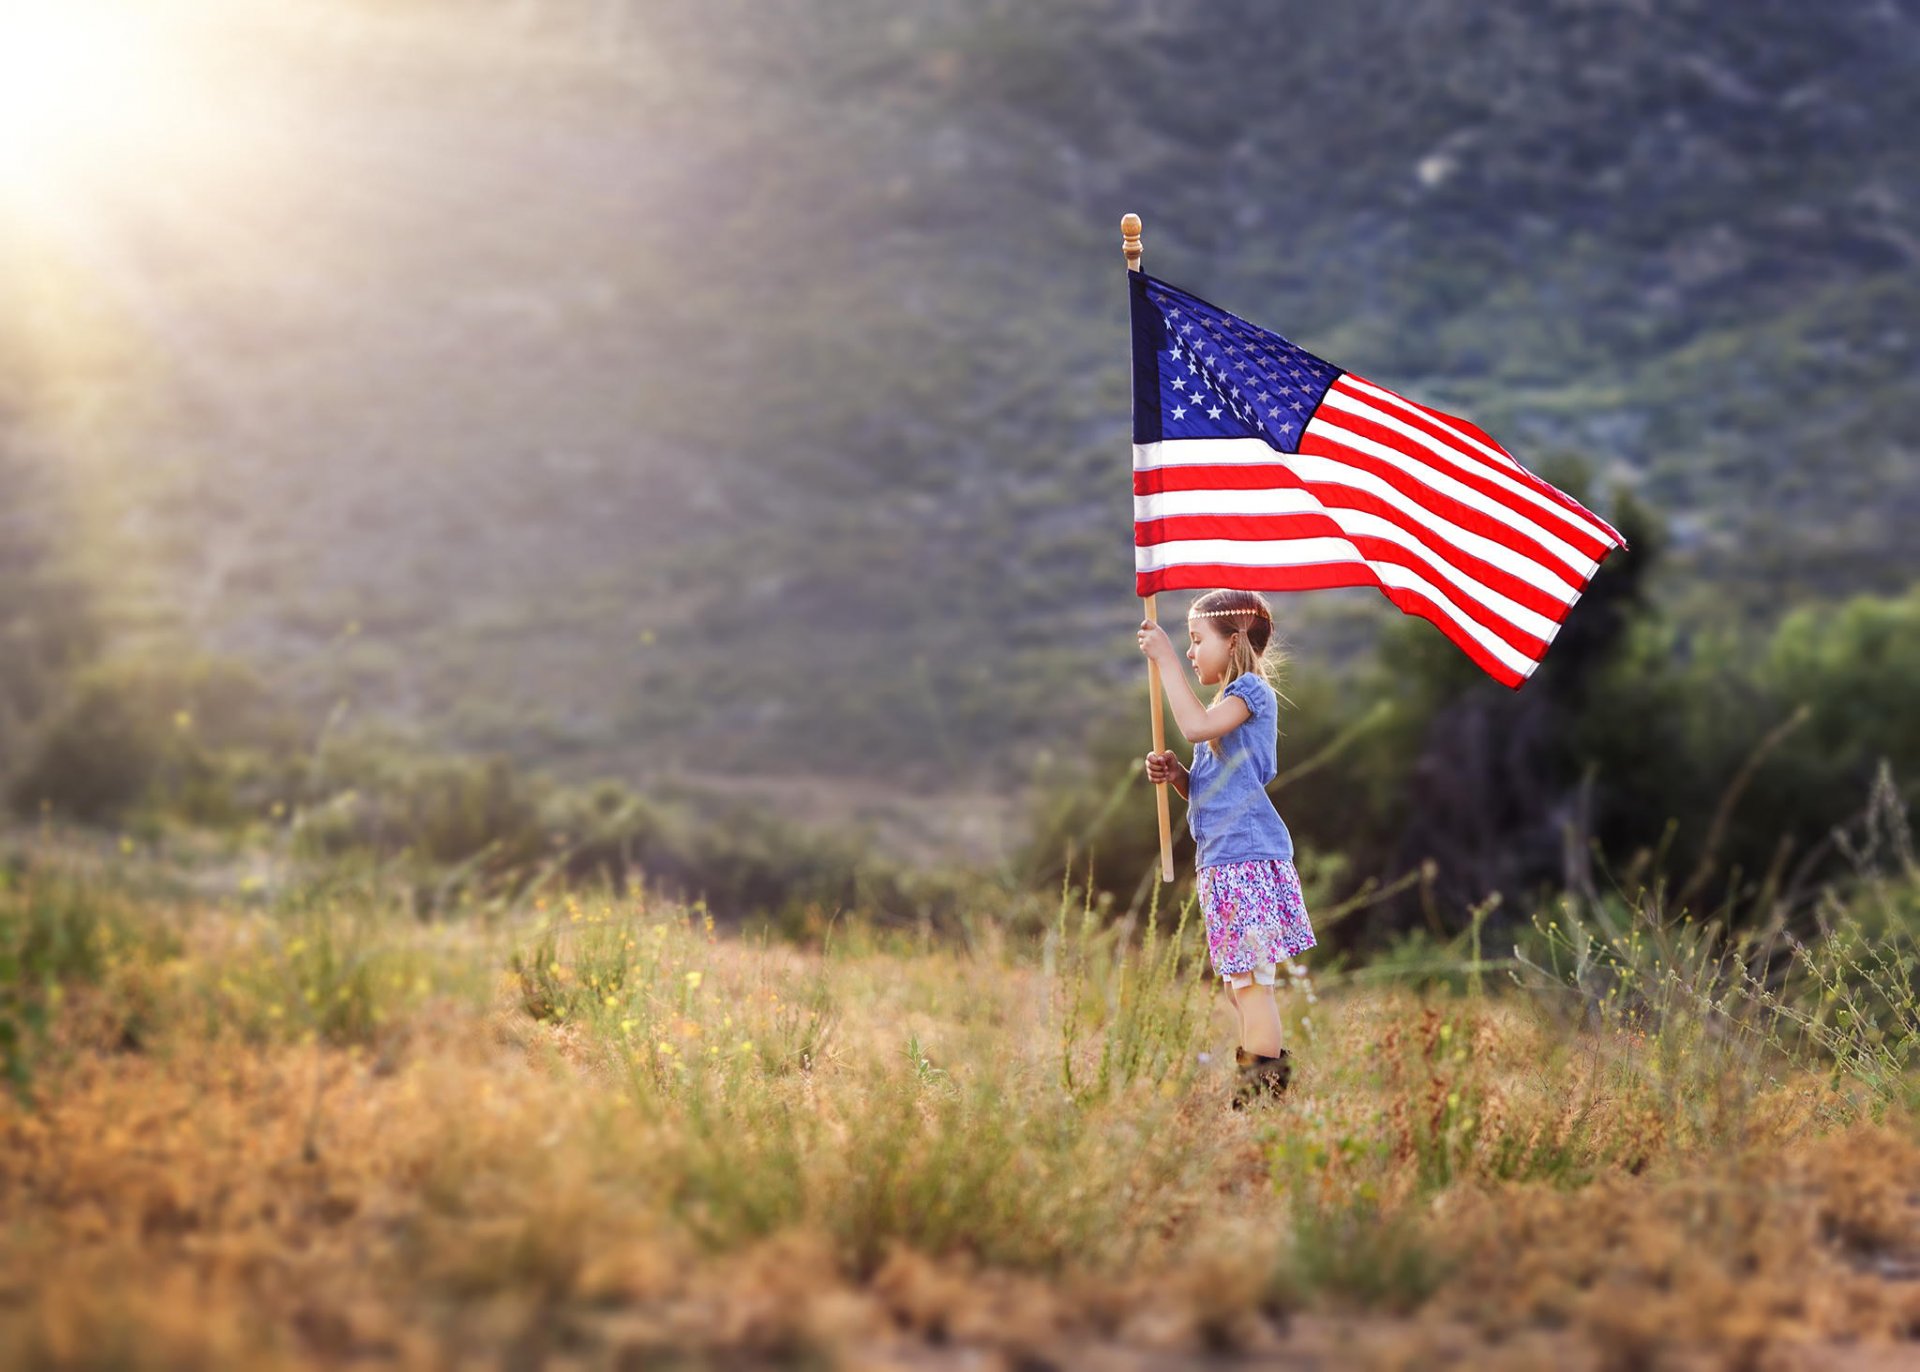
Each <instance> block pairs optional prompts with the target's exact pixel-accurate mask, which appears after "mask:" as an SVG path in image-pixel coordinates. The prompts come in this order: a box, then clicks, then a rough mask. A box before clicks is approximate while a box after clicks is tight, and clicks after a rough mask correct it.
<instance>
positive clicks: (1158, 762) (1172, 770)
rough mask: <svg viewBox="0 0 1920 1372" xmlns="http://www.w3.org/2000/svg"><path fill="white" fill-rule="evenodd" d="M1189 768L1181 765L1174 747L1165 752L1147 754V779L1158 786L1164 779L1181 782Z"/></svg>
mask: <svg viewBox="0 0 1920 1372" xmlns="http://www.w3.org/2000/svg"><path fill="white" fill-rule="evenodd" d="M1186 774H1187V769H1186V768H1185V767H1183V766H1181V765H1180V759H1179V758H1178V757H1177V756H1175V754H1174V753H1173V750H1172V749H1168V750H1167V751H1166V752H1164V753H1148V754H1147V780H1148V781H1151V782H1152V783H1153V784H1154V785H1156V786H1158V785H1159V784H1160V783H1161V782H1163V781H1171V782H1174V783H1176V784H1177V783H1178V782H1180V781H1181V780H1182V779H1183V778H1184V777H1185V776H1186Z"/></svg>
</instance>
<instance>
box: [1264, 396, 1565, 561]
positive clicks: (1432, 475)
mask: <svg viewBox="0 0 1920 1372" xmlns="http://www.w3.org/2000/svg"><path fill="white" fill-rule="evenodd" d="M1307 431H1308V432H1309V433H1315V432H1318V433H1322V434H1324V435H1325V436H1326V437H1328V438H1330V439H1332V440H1333V441H1334V442H1336V443H1340V444H1342V445H1344V446H1346V447H1349V448H1352V449H1353V450H1354V451H1355V452H1358V453H1364V454H1365V455H1367V456H1368V457H1377V458H1379V459H1380V460H1381V461H1382V462H1387V463H1390V464H1392V465H1393V466H1394V467H1395V468H1397V469H1398V470H1400V471H1403V472H1405V473H1406V474H1407V475H1408V476H1410V477H1412V478H1413V479H1414V480H1416V481H1418V482H1420V483H1421V484H1422V485H1425V486H1431V487H1432V488H1433V489H1434V490H1436V491H1438V492H1440V494H1442V495H1445V496H1450V497H1452V498H1453V499H1454V500H1457V501H1459V502H1460V503H1461V504H1462V505H1465V506H1467V507H1468V508H1469V509H1474V510H1478V511H1480V513H1481V514H1483V515H1486V516H1487V517H1488V518H1489V519H1491V520H1493V521H1494V522H1495V523H1498V524H1504V525H1506V526H1507V527H1508V528H1509V529H1512V530H1513V531H1514V532H1515V533H1518V534H1521V535H1524V536H1525V537H1527V538H1531V539H1532V540H1534V542H1536V543H1538V544H1539V545H1540V546H1541V547H1542V548H1543V549H1545V550H1546V552H1548V553H1549V554H1551V555H1552V556H1553V557H1555V558H1558V559H1559V560H1560V562H1561V563H1562V564H1563V565H1565V567H1566V568H1567V570H1568V571H1570V572H1573V573H1574V574H1576V575H1578V576H1583V577H1584V576H1591V575H1592V574H1593V569H1594V565H1595V564H1594V562H1593V560H1592V559H1591V558H1589V557H1588V556H1587V555H1586V554H1585V553H1583V552H1581V551H1580V550H1579V549H1578V548H1576V547H1574V546H1573V545H1572V544H1571V543H1569V542H1567V541H1566V540H1565V539H1564V538H1562V537H1560V535H1558V534H1556V533H1554V532H1553V531H1552V530H1550V529H1547V528H1545V527H1544V526H1542V525H1539V524H1536V523H1534V522H1533V521H1532V520H1531V519H1529V518H1527V516H1526V515H1524V514H1522V513H1520V511H1518V510H1516V509H1514V508H1513V507H1512V506H1511V505H1507V504H1505V503H1503V502H1501V501H1499V500H1496V499H1494V498H1493V497H1492V496H1490V495H1484V494H1482V493H1481V492H1479V491H1476V490H1474V489H1473V487H1471V486H1469V485H1467V484H1466V483H1464V482H1462V481H1459V480H1457V479H1456V478H1454V477H1451V476H1448V475H1447V474H1446V473H1445V472H1442V471H1441V470H1440V469H1439V468H1437V467H1430V466H1428V465H1427V464H1426V463H1424V462H1421V461H1420V460H1418V459H1417V458H1413V457H1409V456H1408V455H1407V454H1406V453H1405V452H1403V451H1401V450H1400V449H1399V448H1394V447H1389V446H1388V445H1387V444H1385V443H1382V442H1380V441H1379V440H1378V439H1372V438H1367V437H1365V436H1364V435H1361V434H1357V433H1355V432H1353V431H1352V430H1351V429H1343V428H1341V427H1340V426H1339V425H1338V424H1337V423H1335V422H1334V421H1332V420H1331V419H1322V418H1321V417H1320V416H1319V415H1315V416H1314V417H1313V423H1311V424H1309V425H1308V426H1307ZM1307 460H1308V461H1319V462H1337V461H1338V459H1337V458H1327V457H1314V458H1308V459H1307ZM1340 465H1341V467H1342V468H1344V469H1346V470H1349V471H1355V472H1357V471H1358V470H1359V468H1350V467H1347V464H1346V463H1344V462H1343V463H1340ZM1295 469H1296V470H1298V467H1297V465H1296V468H1295ZM1301 475H1302V476H1305V475H1306V473H1305V472H1301ZM1388 484H1391V483H1388Z"/></svg>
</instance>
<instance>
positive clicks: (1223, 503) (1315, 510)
mask: <svg viewBox="0 0 1920 1372" xmlns="http://www.w3.org/2000/svg"><path fill="white" fill-rule="evenodd" d="M1246 496H1253V497H1256V500H1254V501H1245V500H1243V499H1242V498H1243V497H1246ZM1271 497H1281V498H1280V499H1269V498H1271ZM1133 504H1134V517H1135V518H1136V519H1138V520H1147V519H1161V518H1169V517H1179V516H1182V515H1201V516H1207V515H1217V516H1227V517H1231V516H1234V515H1289V514H1323V515H1325V516H1326V517H1327V518H1328V519H1330V520H1332V521H1333V522H1334V523H1336V524H1338V525H1339V526H1340V528H1341V531H1342V532H1344V533H1346V534H1348V535H1350V536H1353V537H1359V538H1378V539H1382V540H1384V541H1386V542H1388V543H1392V544H1394V545H1396V546H1398V547H1401V548H1406V549H1409V550H1411V551H1412V552H1414V553H1417V554H1418V555H1419V556H1420V557H1422V558H1424V559H1426V561H1427V563H1428V564H1429V565H1430V566H1432V568H1433V569H1434V572H1435V573H1436V574H1437V575H1439V576H1440V577H1441V578H1442V579H1443V580H1445V581H1446V583H1447V584H1448V585H1449V586H1451V587H1452V588H1453V589H1454V590H1456V591H1458V592H1459V593H1460V594H1461V595H1462V596H1464V597H1465V598H1467V599H1469V600H1473V601H1476V602H1478V603H1479V604H1480V605H1482V606H1484V607H1486V608H1487V609H1488V610H1490V611H1492V612H1493V613H1494V614H1496V615H1498V616H1500V618H1502V619H1504V620H1506V621H1507V622H1508V623H1509V624H1511V625H1513V626H1514V628H1516V629H1518V630H1520V631H1521V632H1522V633H1528V634H1532V635H1533V636H1534V637H1535V638H1540V639H1545V640H1551V639H1552V637H1553V635H1554V634H1555V633H1557V632H1558V631H1559V628H1560V625H1559V623H1558V622H1557V621H1555V620H1552V619H1549V618H1548V617H1547V616H1546V615H1543V614H1541V613H1540V612H1539V611H1538V610H1534V609H1530V608H1528V607H1527V606H1525V605H1522V604H1521V603H1520V602H1519V601H1517V600H1514V599H1512V598H1510V597H1509V596H1507V595H1505V594H1504V593H1502V592H1500V591H1496V590H1495V589H1494V588H1493V587H1491V586H1488V585H1486V584H1485V583H1484V582H1482V581H1481V580H1480V579H1479V578H1478V577H1475V576H1473V575H1472V574H1470V573H1468V572H1465V571H1462V570H1461V569H1460V568H1458V567H1456V566H1454V565H1453V564H1452V563H1450V562H1448V561H1447V560H1446V558H1444V557H1442V556H1440V555H1439V554H1438V553H1436V552H1435V551H1434V550H1433V548H1432V547H1430V546H1429V545H1428V544H1426V543H1424V542H1422V541H1421V540H1420V539H1419V538H1418V537H1417V536H1416V535H1414V534H1412V533H1410V532H1408V531H1407V530H1406V529H1403V528H1401V527H1400V525H1398V524H1396V523H1394V522H1393V521H1392V520H1390V519H1383V518H1381V517H1380V516H1379V515H1376V514H1372V513H1370V512H1368V511H1366V510H1348V509H1342V508H1341V507H1339V506H1323V505H1321V504H1320V502H1319V501H1317V500H1315V499H1314V498H1313V497H1312V496H1311V495H1310V494H1308V493H1307V492H1305V491H1295V490H1286V489H1277V490H1262V491H1168V492H1166V493H1164V494H1162V495H1152V496H1147V495H1138V496H1135V497H1134V498H1133ZM1146 510H1157V511H1158V512H1159V513H1157V514H1154V513H1143V511H1146ZM1354 551H1355V553H1356V554H1358V552H1359V549H1358V548H1356V549H1355V550H1354ZM1314 560H1316V561H1317V560H1318V559H1314ZM1368 561H1369V562H1372V559H1368ZM1374 565H1375V566H1378V565H1379V564H1378V563H1374Z"/></svg>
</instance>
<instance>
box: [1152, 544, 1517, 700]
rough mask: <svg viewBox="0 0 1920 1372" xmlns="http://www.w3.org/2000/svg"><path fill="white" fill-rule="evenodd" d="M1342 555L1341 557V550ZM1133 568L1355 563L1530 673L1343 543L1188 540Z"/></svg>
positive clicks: (1469, 625)
mask: <svg viewBox="0 0 1920 1372" xmlns="http://www.w3.org/2000/svg"><path fill="white" fill-rule="evenodd" d="M1342 549H1344V550H1345V551H1344V552H1342V551H1341V550H1342ZM1133 552H1134V568H1135V570H1136V571H1139V572H1143V573H1144V572H1157V571H1163V570H1165V569H1166V568H1169V567H1179V566H1183V565H1185V564H1187V563H1202V564H1215V563H1217V564H1220V565H1223V566H1229V567H1308V566H1315V565H1322V564H1328V563H1333V564H1347V563H1359V564H1361V565H1364V566H1367V567H1370V568H1372V569H1373V572H1374V574H1375V575H1376V576H1378V577H1379V578H1380V580H1381V581H1382V582H1383V583H1385V584H1386V585H1389V586H1397V587H1399V588H1400V589H1402V590H1409V591H1417V592H1419V593H1420V594H1421V595H1424V596H1425V597H1426V598H1427V599H1428V600H1429V601H1431V602H1432V603H1433V604H1434V606H1435V607H1436V608H1437V609H1438V610H1439V611H1440V613H1442V614H1444V615H1446V617H1447V618H1448V619H1450V620H1452V621H1453V623H1454V624H1455V625H1456V626H1457V627H1458V628H1459V629H1460V631H1461V632H1462V633H1464V634H1466V635H1467V636H1468V637H1469V638H1471V639H1473V641H1474V642H1476V643H1478V644H1479V645H1480V646H1481V647H1483V648H1485V649H1486V650H1487V651H1488V652H1489V653H1491V654H1492V655H1493V656H1494V657H1496V658H1498V659H1499V660H1500V661H1501V662H1504V663H1505V664H1506V665H1507V666H1509V667H1511V668H1512V669H1513V670H1514V671H1516V672H1520V673H1522V674H1523V675H1524V674H1527V673H1530V672H1532V670H1533V668H1534V666H1535V665H1536V659H1534V658H1530V657H1528V656H1527V655H1526V654H1525V653H1522V652H1521V651H1520V650H1519V649H1517V648H1514V647H1513V646H1511V645H1510V644H1508V643H1507V641H1506V640H1505V639H1503V638H1501V637H1500V636H1499V635H1497V634H1495V633H1494V632H1493V631H1492V630H1491V629H1488V628H1487V627H1485V626H1484V625H1482V624H1480V623H1479V622H1478V621H1476V620H1474V619H1472V618H1470V617H1468V616H1467V615H1465V614H1463V613H1462V612H1461V611H1460V609H1459V608H1458V607H1457V606H1456V605H1455V604H1454V603H1453V598H1452V597H1451V596H1449V595H1448V594H1447V593H1446V592H1445V591H1444V590H1442V589H1441V588H1439V587H1437V586H1435V585H1433V584H1432V583H1431V582H1429V581H1427V580H1426V578H1424V577H1422V576H1421V575H1420V574H1419V573H1418V572H1415V571H1414V570H1413V569H1412V568H1410V567H1402V566H1400V565H1399V564H1398V563H1395V562H1369V561H1367V559H1365V558H1363V557H1361V556H1360V555H1359V551H1358V550H1357V549H1355V548H1354V546H1353V545H1352V544H1351V543H1348V542H1347V541H1346V540H1345V539H1338V538H1297V539H1283V540H1280V541H1277V542H1242V541H1240V540H1238V539H1230V538H1193V539H1184V540H1182V541H1180V542H1177V543H1156V544H1153V545H1151V546H1150V547H1145V548H1135V549H1134V550H1133Z"/></svg>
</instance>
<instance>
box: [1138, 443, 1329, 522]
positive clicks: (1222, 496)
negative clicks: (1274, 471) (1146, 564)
mask: <svg viewBox="0 0 1920 1372" xmlns="http://www.w3.org/2000/svg"><path fill="white" fill-rule="evenodd" d="M1268 451H1272V450H1271V449H1269V450H1268ZM1331 513H1332V511H1331V510H1329V509H1327V508H1326V507H1325V506H1324V505H1322V504H1321V503H1320V502H1319V501H1318V500H1316V499H1315V498H1314V495H1313V492H1312V491H1305V490H1301V489H1300V488H1299V487H1298V486H1262V487H1260V488H1258V489H1257V490H1251V491H1231V490H1221V489H1218V488H1212V489H1208V490H1202V491H1158V492H1155V493H1154V494H1152V495H1137V496H1135V497H1134V498H1133V519H1134V522H1135V523H1136V524H1138V523H1143V522H1145V521H1146V520H1149V519H1170V518H1173V517H1175V516H1178V515H1292V514H1331Z"/></svg>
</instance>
